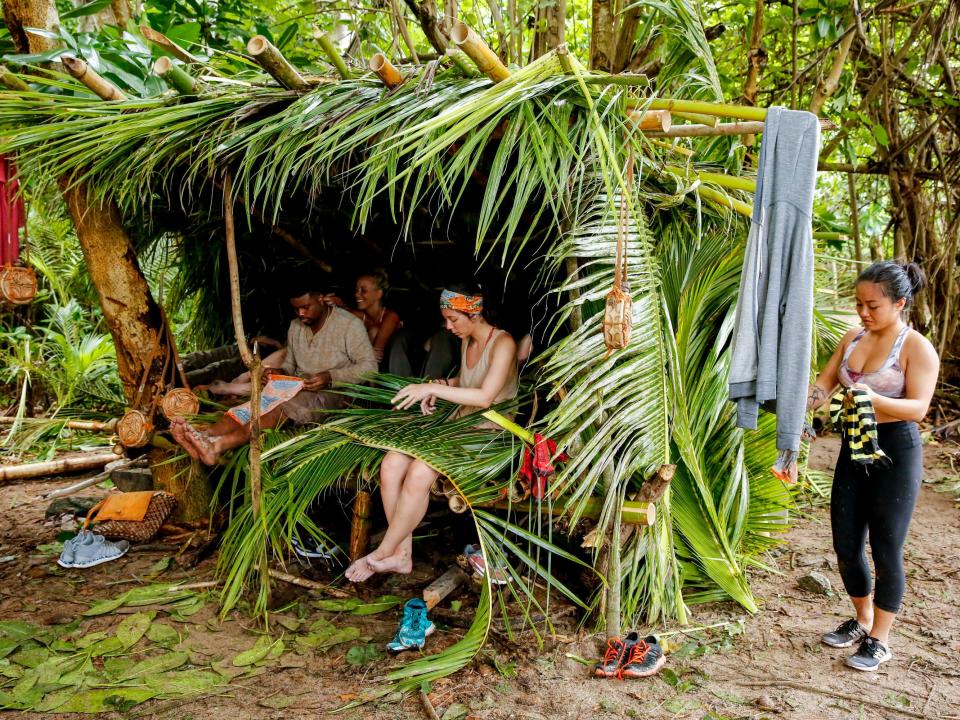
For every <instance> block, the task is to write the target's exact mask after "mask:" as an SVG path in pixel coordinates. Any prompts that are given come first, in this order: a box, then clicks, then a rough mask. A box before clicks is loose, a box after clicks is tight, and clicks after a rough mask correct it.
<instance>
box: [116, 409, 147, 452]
mask: <svg viewBox="0 0 960 720" xmlns="http://www.w3.org/2000/svg"><path fill="white" fill-rule="evenodd" d="M117 435H118V436H119V437H120V443H121V444H122V445H123V446H124V447H127V448H137V447H143V446H144V445H146V444H147V443H148V442H149V441H150V436H151V435H153V423H152V422H151V421H150V418H148V417H147V414H146V413H144V412H143V411H141V410H127V412H126V413H124V415H123V417H122V418H120V422H118V423H117Z"/></svg>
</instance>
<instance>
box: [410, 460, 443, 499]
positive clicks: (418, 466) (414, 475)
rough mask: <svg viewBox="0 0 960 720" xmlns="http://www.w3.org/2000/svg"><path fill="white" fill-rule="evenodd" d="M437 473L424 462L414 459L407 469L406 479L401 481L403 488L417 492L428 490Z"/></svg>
mask: <svg viewBox="0 0 960 720" xmlns="http://www.w3.org/2000/svg"><path fill="white" fill-rule="evenodd" d="M439 474H440V473H438V472H437V471H436V470H434V469H433V468H432V467H430V466H429V465H427V464H426V463H425V462H422V461H420V460H414V461H413V464H412V465H411V466H410V469H409V470H408V471H407V477H406V481H405V482H404V483H403V487H404V490H407V489H409V490H411V491H414V492H416V493H417V494H420V493H427V492H430V488H431V487H432V486H433V482H434V480H436V479H437V476H438V475H439Z"/></svg>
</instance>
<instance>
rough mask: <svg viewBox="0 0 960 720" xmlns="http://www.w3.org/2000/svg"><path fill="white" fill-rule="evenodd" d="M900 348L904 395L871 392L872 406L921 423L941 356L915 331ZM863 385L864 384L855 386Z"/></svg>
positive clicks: (935, 382)
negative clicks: (900, 396) (904, 382)
mask: <svg viewBox="0 0 960 720" xmlns="http://www.w3.org/2000/svg"><path fill="white" fill-rule="evenodd" d="M911 335H912V336H913V337H911V338H908V340H907V342H906V343H905V344H904V348H903V353H902V355H903V366H904V375H905V379H906V387H905V388H904V392H905V395H904V397H902V398H890V397H886V396H884V395H877V394H876V393H874V392H872V391H871V392H870V399H871V400H872V401H873V407H874V409H875V410H877V411H878V412H881V413H883V414H884V415H889V416H890V417H893V418H896V419H897V420H913V421H914V422H920V421H921V420H923V418H924V416H925V415H926V414H927V410H928V409H929V408H930V401H931V400H933V392H934V390H935V389H936V387H937V376H938V375H939V374H940V358H939V357H937V351H936V350H934V349H933V345H931V344H930V342H929V341H928V340H927V339H926V338H924V337H923V336H921V335H919V334H918V333H911ZM858 387H863V386H858Z"/></svg>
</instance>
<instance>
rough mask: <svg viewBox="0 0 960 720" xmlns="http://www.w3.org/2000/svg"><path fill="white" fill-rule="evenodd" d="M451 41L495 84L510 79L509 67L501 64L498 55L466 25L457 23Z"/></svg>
mask: <svg viewBox="0 0 960 720" xmlns="http://www.w3.org/2000/svg"><path fill="white" fill-rule="evenodd" d="M450 39H451V40H453V42H454V44H455V45H456V46H457V47H458V48H460V49H461V50H463V51H464V52H465V53H466V54H467V55H468V56H469V57H470V59H471V60H473V62H474V64H475V65H476V66H477V69H478V70H479V71H480V72H482V73H483V74H484V75H486V76H487V77H488V78H490V79H491V80H492V81H493V82H495V83H498V82H500V81H501V80H506V79H507V78H508V77H510V71H509V70H507V66H506V65H504V64H503V63H502V62H500V58H499V57H497V54H496V53H495V52H493V50H491V49H490V47H489V46H488V45H487V44H486V43H485V42H484V41H483V40H482V39H481V38H480V36H479V35H477V34H476V33H475V32H474V31H473V29H472V28H470V27H469V26H468V25H467V24H466V23H462V22H457V24H456V25H454V26H453V32H452V33H451V35H450Z"/></svg>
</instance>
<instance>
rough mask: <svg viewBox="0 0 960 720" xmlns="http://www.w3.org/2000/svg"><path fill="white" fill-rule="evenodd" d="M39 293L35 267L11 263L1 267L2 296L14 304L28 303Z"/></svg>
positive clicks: (0, 289) (0, 286)
mask: <svg viewBox="0 0 960 720" xmlns="http://www.w3.org/2000/svg"><path fill="white" fill-rule="evenodd" d="M36 294H37V276H36V275H35V274H34V272H33V268H28V267H19V266H17V265H9V266H7V267H4V268H0V296H2V297H3V299H4V300H6V301H7V302H8V303H10V304H12V305H26V304H27V303H28V302H30V301H31V300H33V298H34V296H35V295H36Z"/></svg>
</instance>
